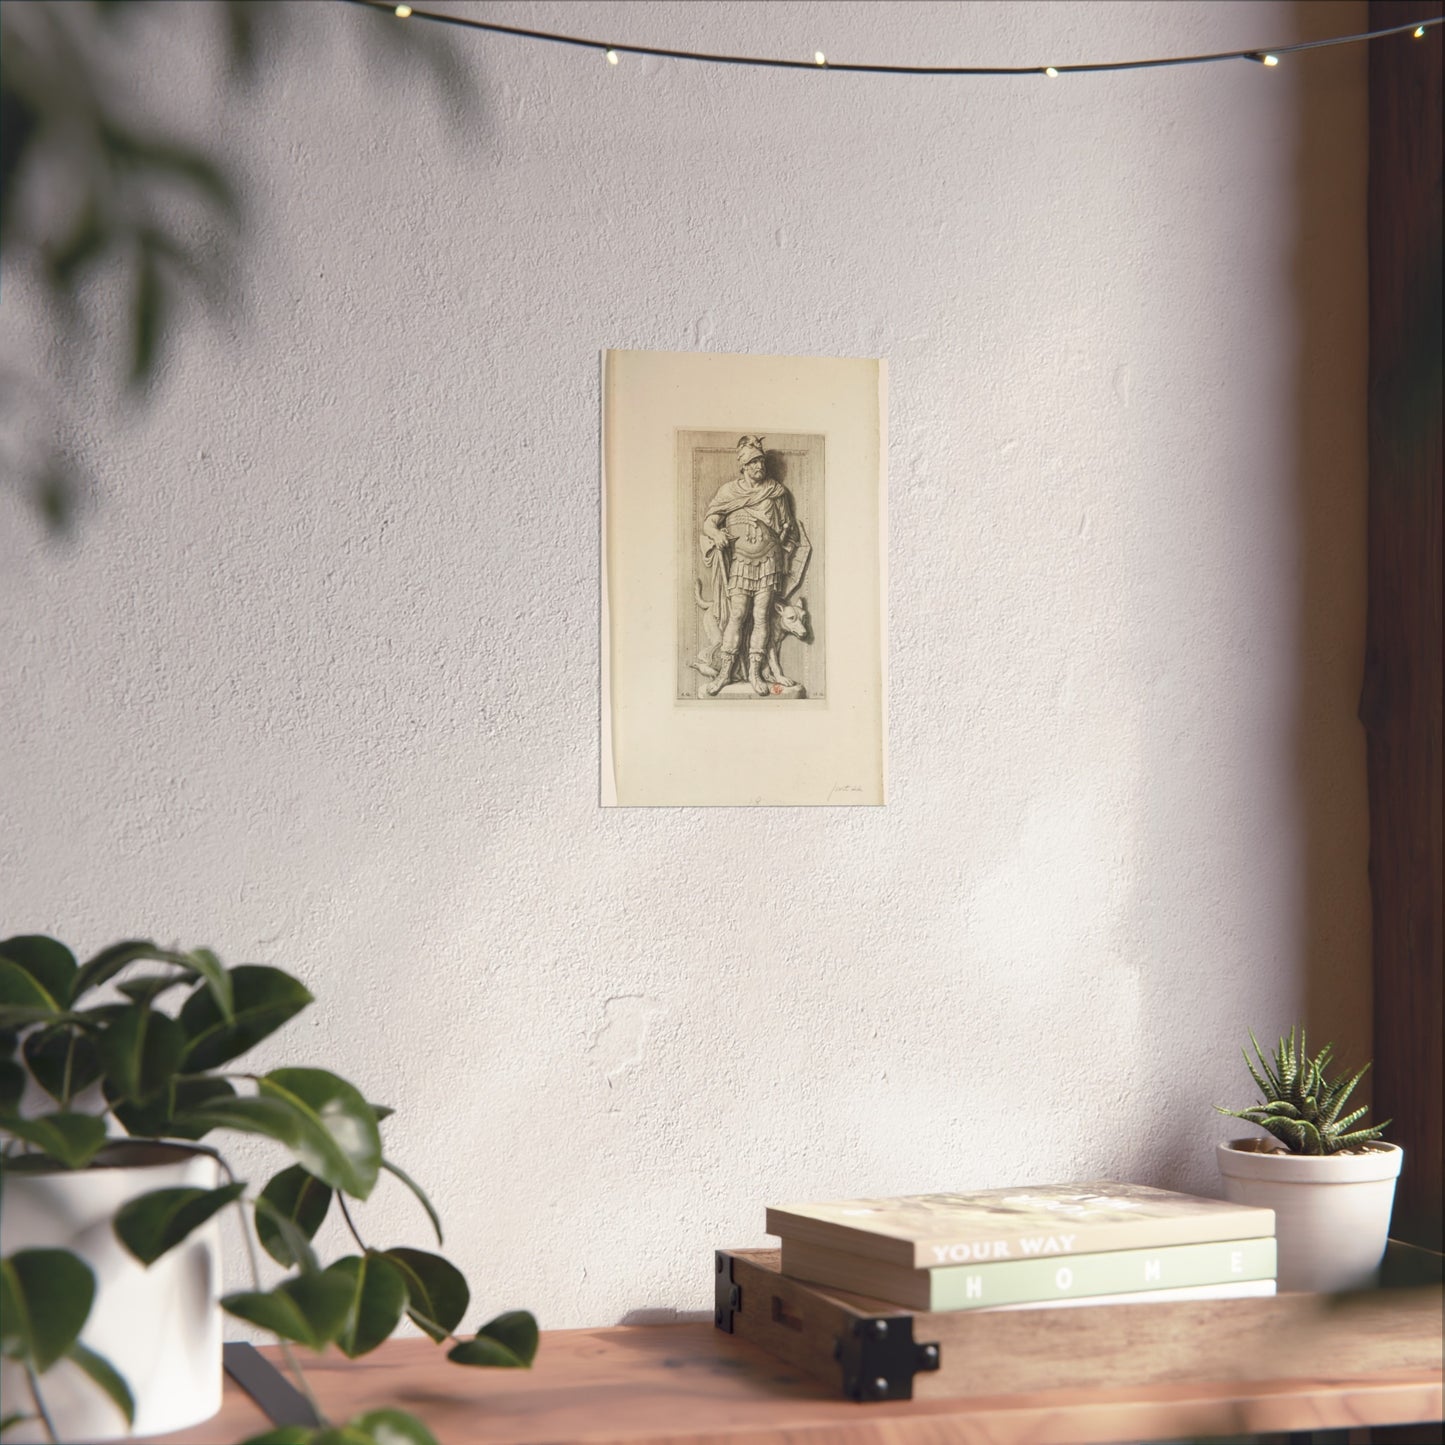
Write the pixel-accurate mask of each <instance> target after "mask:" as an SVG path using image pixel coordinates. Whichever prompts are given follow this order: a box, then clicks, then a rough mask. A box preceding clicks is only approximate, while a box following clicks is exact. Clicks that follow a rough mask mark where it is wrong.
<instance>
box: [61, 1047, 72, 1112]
mask: <svg viewBox="0 0 1445 1445" xmlns="http://www.w3.org/2000/svg"><path fill="white" fill-rule="evenodd" d="M75 1040H76V1035H75V1033H73V1032H72V1033H71V1035H70V1042H69V1043H68V1044H67V1045H66V1048H65V1074H64V1076H63V1077H62V1079H61V1081H60V1107H61V1108H62V1109H68V1108H70V1081H71V1078H72V1075H73V1070H74V1064H75Z"/></svg>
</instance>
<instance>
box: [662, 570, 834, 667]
mask: <svg viewBox="0 0 1445 1445" xmlns="http://www.w3.org/2000/svg"><path fill="white" fill-rule="evenodd" d="M693 597H694V599H695V600H696V602H697V605H698V608H699V610H700V611H701V612H702V625H703V634H704V641H703V645H702V646H701V647H700V648H699V649H698V653H697V659H696V661H693V660H691V659H689V661H688V664H687V665H688V666H689V667H690V668H692V669H693V670H694V671H696V672H700V673H701V674H702V675H703V676H704V677H708V678H715V677H716V676H717V674H718V647H719V645H720V644H721V642H722V625H721V624H720V623H719V622H718V620H717V618H716V617H714V616H713V608H712V604H711V603H710V602H707V601H705V600H704V598H703V595H702V584H701V583H700V582H698V581H696V580H694V582H693ZM785 637H796V638H797V639H798V641H799V642H811V641H812V635H811V633H810V630H809V620H808V602H807V599H806V598H804V597H799V596H796V595H795V596H793V597H789V598H787V599H786V600H784V601H781V602H778V601H775V602H774V603H773V625H772V627H771V628H769V630H768V648H767V656H766V657H765V658H764V659H763V667H762V674H763V677H764V679H765V680H766V681H768V682H770V683H773V684H774V685H776V686H778V687H796V686H797V685H798V684H797V683H795V682H794V681H793V680H792V678H790V677H788V676H787V675H786V674H785V673H784V672H783V669H782V668H781V667H780V666H779V665H778V647H779V644H780V643H781V642H782V640H783V638H785Z"/></svg>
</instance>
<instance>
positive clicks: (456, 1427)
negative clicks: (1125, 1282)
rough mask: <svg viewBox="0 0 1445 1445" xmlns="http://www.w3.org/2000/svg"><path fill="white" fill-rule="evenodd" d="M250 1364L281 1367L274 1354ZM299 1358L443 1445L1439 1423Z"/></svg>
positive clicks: (186, 1442)
mask: <svg viewBox="0 0 1445 1445" xmlns="http://www.w3.org/2000/svg"><path fill="white" fill-rule="evenodd" d="M261 1353H262V1354H263V1355H265V1356H266V1357H267V1358H269V1359H271V1360H272V1361H273V1362H274V1363H277V1364H278V1365H279V1364H280V1360H279V1358H278V1355H277V1352H276V1351H275V1350H274V1349H270V1348H266V1349H263V1350H262V1351H261ZM298 1355H299V1356H300V1358H301V1361H302V1365H303V1367H304V1368H305V1370H306V1374H307V1378H308V1380H309V1381H310V1384H311V1388H312V1391H313V1392H314V1394H315V1395H316V1398H317V1400H318V1402H319V1404H320V1406H321V1408H322V1409H323V1410H324V1411H325V1412H326V1413H327V1414H328V1415H330V1416H331V1417H332V1419H333V1420H334V1421H337V1422H340V1421H344V1420H346V1419H348V1418H349V1417H350V1416H352V1415H356V1414H359V1413H361V1412H362V1411H364V1410H371V1409H376V1408H378V1407H380V1406H383V1405H390V1406H394V1407H398V1408H400V1409H404V1410H409V1411H411V1412H412V1413H413V1414H414V1415H417V1416H418V1417H420V1418H421V1419H423V1420H425V1421H426V1423H427V1425H428V1426H429V1428H430V1429H431V1431H432V1432H433V1434H434V1435H435V1436H436V1437H437V1440H438V1441H439V1442H440V1445H524V1442H533V1445H540V1442H563V1441H571V1442H577V1445H622V1442H627V1445H724V1442H728V1445H784V1442H786V1445H832V1442H838V1445H945V1442H947V1445H1023V1442H1026V1441H1027V1442H1030V1445H1086V1442H1103V1441H1116V1440H1121V1439H1131V1440H1148V1439H1173V1440H1178V1439H1180V1438H1191V1437H1192V1438H1201V1437H1206V1436H1210V1435H1241V1434H1273V1433H1277V1432H1285V1431H1297V1430H1298V1431H1303V1430H1327V1429H1351V1428H1358V1427H1361V1426H1365V1425H1371V1424H1374V1425H1385V1424H1396V1423H1403V1422H1408V1421H1422V1420H1425V1421H1433V1420H1439V1419H1440V1418H1441V1415H1442V1401H1441V1373H1440V1371H1439V1370H1434V1371H1428V1370H1425V1371H1422V1370H1418V1369H1417V1370H1403V1371H1384V1372H1377V1373H1375V1374H1373V1375H1371V1376H1370V1377H1368V1378H1355V1379H1350V1378H1347V1377H1337V1378H1327V1377H1323V1376H1322V1377H1321V1378H1319V1379H1313V1380H1291V1381H1257V1382H1249V1383H1247V1384H1239V1383H1236V1384H1233V1385H1230V1384H1227V1383H1215V1384H1211V1383H1202V1384H1187V1385H1186V1384H1169V1385H1158V1386H1151V1387H1145V1388H1135V1389H1130V1390H1118V1389H1113V1390H1078V1389H1072V1390H1066V1391H1051V1392H1045V1393H1035V1394H1032V1395H1028V1396H1019V1395H1013V1396H1009V1395H976V1396H973V1397H971V1398H968V1399H953V1400H911V1401H899V1402H893V1403H879V1404H865V1405H855V1404H851V1403H849V1402H847V1401H843V1400H839V1399H837V1398H836V1397H830V1395H829V1393H828V1391H827V1390H826V1389H825V1388H824V1386H822V1385H821V1384H819V1383H818V1382H816V1381H814V1380H812V1379H810V1378H809V1377H807V1376H804V1375H801V1374H798V1373H796V1372H794V1371H793V1370H791V1369H790V1368H789V1367H788V1366H786V1365H785V1364H783V1363H782V1362H781V1361H779V1360H777V1359H775V1358H774V1357H773V1356H771V1355H768V1354H766V1353H764V1352H763V1351H761V1350H759V1349H757V1348H756V1347H754V1346H752V1345H749V1344H746V1343H745V1342H743V1341H742V1340H739V1339H737V1338H736V1337H735V1336H732V1335H728V1334H724V1333H723V1332H722V1331H720V1330H717V1329H714V1328H713V1327H712V1326H711V1325H709V1324H684V1325H634V1326H618V1327H614V1328H610V1329H591V1330H552V1331H548V1332H546V1333H544V1334H543V1336H542V1345H541V1348H540V1350H539V1351H538V1353H537V1360H536V1363H535V1365H534V1366H533V1368H532V1369H531V1370H481V1369H469V1368H465V1367H462V1366H458V1365H452V1364H449V1363H448V1362H447V1359H446V1356H445V1354H444V1353H443V1352H442V1351H441V1350H440V1349H438V1348H437V1347H436V1346H435V1345H433V1344H432V1343H431V1342H430V1341H429V1340H421V1339H415V1340H392V1341H389V1342H388V1343H387V1344H385V1345H383V1346H381V1348H380V1349H378V1350H376V1351H374V1352H373V1353H371V1354H369V1355H367V1356H365V1357H364V1358H363V1359H360V1360H347V1359H345V1358H344V1357H342V1356H340V1355H338V1354H335V1353H331V1354H328V1355H325V1356H322V1357H319V1358H318V1357H316V1356H313V1355H310V1354H309V1353H308V1352H307V1351H305V1350H300V1351H298ZM267 1425H268V1422H267V1420H266V1418H265V1417H264V1416H263V1415H262V1414H261V1412H260V1410H259V1409H258V1408H257V1407H256V1406H255V1405H254V1404H253V1403H252V1402H251V1400H250V1399H249V1398H248V1397H247V1396H246V1395H245V1394H244V1393H243V1392H242V1391H241V1390H240V1388H239V1387H238V1386H236V1385H235V1384H234V1383H233V1382H232V1381H231V1380H229V1379H228V1380H227V1382H226V1396H225V1403H224V1404H223V1406H222V1409H221V1413H220V1414H219V1415H218V1416H216V1417H215V1418H214V1419H212V1420H210V1421H208V1422H207V1423H206V1424H204V1425H200V1426H197V1427H195V1428H194V1429H192V1430H187V1431H182V1432H179V1433H176V1434H172V1435H166V1436H162V1437H156V1440H157V1442H160V1441H164V1442H165V1445H225V1442H232V1441H239V1440H243V1439H245V1438H246V1437H247V1436H248V1435H251V1434H255V1433H258V1432H260V1431H261V1430H264V1429H265V1428H267Z"/></svg>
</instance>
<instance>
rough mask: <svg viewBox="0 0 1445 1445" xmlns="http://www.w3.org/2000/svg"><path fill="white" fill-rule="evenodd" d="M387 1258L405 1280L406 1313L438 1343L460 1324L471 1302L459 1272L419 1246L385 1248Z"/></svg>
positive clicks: (439, 1256)
mask: <svg viewBox="0 0 1445 1445" xmlns="http://www.w3.org/2000/svg"><path fill="white" fill-rule="evenodd" d="M386 1257H387V1258H388V1259H389V1260H390V1261H391V1262H392V1263H393V1264H394V1265H396V1267H397V1268H398V1269H399V1270H400V1271H401V1273H402V1277H403V1278H404V1279H405V1280H406V1292H407V1300H408V1304H407V1314H408V1315H409V1316H410V1317H411V1320H412V1323H413V1324H415V1325H416V1326H417V1327H418V1328H419V1329H421V1330H423V1331H425V1332H426V1333H427V1334H429V1335H430V1336H431V1337H432V1339H434V1340H436V1341H437V1342H438V1343H440V1342H441V1341H442V1340H444V1339H446V1337H447V1336H448V1335H449V1334H451V1332H452V1331H453V1330H454V1329H456V1327H457V1326H458V1325H459V1324H460V1323H461V1320H462V1316H463V1315H464V1314H466V1312H467V1306H468V1304H470V1303H471V1291H470V1290H469V1289H468V1288H467V1282H466V1280H465V1278H463V1276H462V1272H461V1271H460V1270H459V1269H457V1267H456V1266H455V1265H453V1264H452V1263H451V1262H450V1261H449V1260H445V1259H443V1258H442V1257H441V1255H439V1254H428V1253H427V1252H426V1251H425V1250H421V1249H388V1250H387V1251H386Z"/></svg>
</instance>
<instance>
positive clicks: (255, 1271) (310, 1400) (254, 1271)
mask: <svg viewBox="0 0 1445 1445" xmlns="http://www.w3.org/2000/svg"><path fill="white" fill-rule="evenodd" d="M206 1152H207V1153H208V1154H211V1156H212V1157H213V1158H214V1159H215V1161H216V1163H218V1164H219V1165H220V1166H221V1168H222V1169H224V1170H225V1171H226V1180H227V1182H228V1183H230V1184H234V1183H235V1182H236V1176H235V1174H234V1173H232V1171H231V1166H230V1165H229V1164H228V1163H227V1162H226V1161H225V1159H223V1158H222V1157H221V1155H220V1154H218V1153H216V1152H215V1151H213V1150H209V1149H208V1150H207V1151H206ZM236 1209H237V1211H238V1212H239V1214H240V1216H241V1237H242V1238H243V1239H244V1240H245V1241H246V1257H247V1259H248V1260H249V1261H250V1264H251V1283H252V1285H253V1286H254V1287H255V1290H256V1293H257V1294H260V1293H261V1260H260V1257H259V1256H258V1255H257V1253H256V1243H255V1241H254V1240H253V1239H252V1238H251V1229H250V1225H249V1223H248V1221H247V1219H246V1205H245V1201H244V1200H243V1199H237V1200H236ZM276 1343H277V1344H278V1345H280V1346H281V1358H282V1359H284V1360H285V1361H286V1365H287V1367H288V1368H289V1369H290V1371H291V1373H292V1374H293V1375H295V1376H296V1384H297V1386H298V1387H299V1388H300V1390H301V1393H302V1394H303V1395H305V1397H306V1403H307V1404H308V1405H310V1406H311V1413H312V1414H313V1415H315V1416H316V1418H317V1420H319V1421H320V1422H321V1424H322V1425H329V1424H330V1423H331V1421H330V1420H329V1419H328V1418H327V1416H326V1413H325V1412H324V1411H323V1410H322V1408H321V1406H320V1405H319V1404H318V1403H317V1400H316V1396H315V1395H313V1394H312V1393H311V1386H310V1384H309V1383H308V1381H307V1379H306V1374H305V1371H303V1370H302V1368H301V1365H300V1362H299V1361H298V1360H297V1358H296V1356H295V1355H294V1354H293V1353H292V1352H291V1346H290V1344H289V1343H288V1342H287V1341H286V1340H283V1339H282V1338H281V1336H280V1335H277V1336H276Z"/></svg>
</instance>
